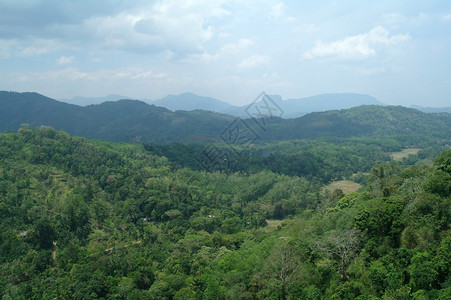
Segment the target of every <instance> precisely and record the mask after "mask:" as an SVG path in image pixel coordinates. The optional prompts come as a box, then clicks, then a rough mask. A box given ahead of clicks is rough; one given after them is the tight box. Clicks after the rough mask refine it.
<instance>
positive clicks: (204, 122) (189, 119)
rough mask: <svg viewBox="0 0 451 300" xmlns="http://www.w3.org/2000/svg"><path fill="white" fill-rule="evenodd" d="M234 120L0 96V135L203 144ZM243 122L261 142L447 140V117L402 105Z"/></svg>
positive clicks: (125, 105)
mask: <svg viewBox="0 0 451 300" xmlns="http://www.w3.org/2000/svg"><path fill="white" fill-rule="evenodd" d="M233 120H234V117H231V116H226V115H221V114H217V113H212V112H207V111H176V112H171V111H169V110H167V109H165V108H162V107H157V106H153V105H148V104H146V103H144V102H141V101H137V100H120V101H116V102H105V103H102V104H100V105H89V106H86V107H80V106H76V105H70V104H66V103H62V102H58V101H56V100H53V99H50V98H47V97H44V96H42V95H39V94H36V93H13V92H0V130H2V131H5V130H17V129H18V128H19V127H20V124H21V123H28V124H30V125H31V126H32V127H36V126H41V125H48V126H52V127H54V128H56V129H63V130H65V131H67V132H68V133H70V134H74V135H79V136H85V137H90V138H101V139H106V140H110V141H145V142H156V143H171V142H203V141H213V140H215V139H217V138H218V136H219V135H220V134H221V133H222V132H223V131H224V130H225V129H227V128H228V126H229V125H230V124H231V123H232V122H233ZM245 122H246V124H247V125H249V126H250V127H251V128H254V131H255V132H256V133H257V135H258V136H259V137H260V141H265V140H266V141H275V140H286V139H300V138H308V137H321V136H338V137H352V136H365V137H386V136H393V135H412V134H414V135H427V136H433V137H437V138H449V137H450V136H451V114H447V113H441V114H428V113H423V112H420V111H418V110H415V109H410V108H405V107H400V106H396V107H395V106H359V107H354V108H351V109H344V110H335V111H327V112H319V113H311V114H308V115H305V116H303V117H301V118H297V119H289V120H285V119H280V118H273V119H271V120H266V121H265V122H264V125H265V126H264V128H262V127H261V126H260V127H259V126H258V125H257V124H256V123H255V122H254V121H253V120H251V119H247V120H246V121H245ZM260 125H261V124H260Z"/></svg>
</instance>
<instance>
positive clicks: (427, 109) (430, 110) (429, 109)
mask: <svg viewBox="0 0 451 300" xmlns="http://www.w3.org/2000/svg"><path fill="white" fill-rule="evenodd" d="M411 107H412V108H415V109H418V110H421V111H423V112H427V113H439V112H446V113H451V107H424V106H419V105H412V106H411Z"/></svg>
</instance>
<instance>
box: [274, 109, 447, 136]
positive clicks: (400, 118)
mask: <svg viewBox="0 0 451 300" xmlns="http://www.w3.org/2000/svg"><path fill="white" fill-rule="evenodd" d="M274 126H275V127H276V128H277V127H278V128H277V129H276V130H269V131H268V134H270V135H271V138H273V139H277V138H278V137H279V138H282V139H294V138H309V137H319V136H335V137H351V136H366V137H386V136H397V135H427V136H433V137H441V138H451V114H447V113H436V114H428V113H424V112H421V111H419V110H416V109H412V108H406V107H403V106H377V105H369V106H366V105H363V106H357V107H353V108H350V109H342V110H332V111H327V112H318V113H311V114H308V115H305V116H303V117H301V118H297V119H291V120H286V121H285V122H282V123H278V122H275V124H274ZM282 128H283V129H282ZM278 129H282V130H278Z"/></svg>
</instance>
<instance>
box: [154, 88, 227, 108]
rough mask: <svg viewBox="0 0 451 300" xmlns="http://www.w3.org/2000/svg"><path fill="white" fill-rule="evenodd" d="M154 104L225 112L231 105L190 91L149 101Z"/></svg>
mask: <svg viewBox="0 0 451 300" xmlns="http://www.w3.org/2000/svg"><path fill="white" fill-rule="evenodd" d="M151 103H152V104H154V105H157V106H162V107H165V108H167V109H169V110H172V111H176V110H188V111H190V110H206V111H214V112H221V113H223V112H226V111H228V110H229V109H231V108H232V107H233V106H232V105H231V104H228V103H226V102H223V101H220V100H218V99H215V98H211V97H202V96H198V95H195V94H192V93H183V94H180V95H168V96H166V97H164V98H161V99H158V100H155V101H152V102H151Z"/></svg>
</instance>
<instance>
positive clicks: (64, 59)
mask: <svg viewBox="0 0 451 300" xmlns="http://www.w3.org/2000/svg"><path fill="white" fill-rule="evenodd" d="M74 62H75V57H74V56H61V57H60V58H58V59H57V60H56V63H57V64H58V65H60V66H62V65H70V64H72V63H74Z"/></svg>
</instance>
